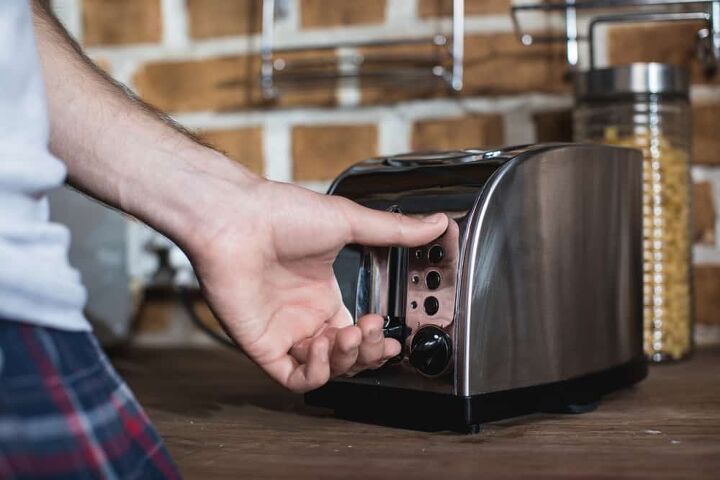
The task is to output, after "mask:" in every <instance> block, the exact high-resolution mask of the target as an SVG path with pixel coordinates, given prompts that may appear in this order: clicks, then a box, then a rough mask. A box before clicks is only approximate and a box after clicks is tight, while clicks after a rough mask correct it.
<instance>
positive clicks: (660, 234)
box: [604, 128, 692, 361]
mask: <svg viewBox="0 0 720 480" xmlns="http://www.w3.org/2000/svg"><path fill="white" fill-rule="evenodd" d="M604 142H605V143H608V144H611V145H619V146H625V147H631V148H637V149H640V150H642V152H643V322H644V345H645V352H646V354H647V355H648V356H649V357H650V358H651V359H652V360H655V361H661V360H666V359H673V360H677V359H680V358H682V357H683V356H685V355H686V354H687V353H689V351H690V349H691V346H692V345H691V339H692V312H691V300H692V299H691V288H690V278H691V271H690V268H691V267H690V265H691V258H690V248H691V243H690V228H689V225H690V192H689V177H688V175H689V171H688V155H687V153H686V152H685V151H684V150H683V149H680V148H677V147H674V146H673V145H671V143H670V142H669V141H668V140H667V139H666V138H665V137H663V136H662V135H661V134H657V133H654V132H651V131H650V129H649V128H648V129H639V130H636V133H635V134H634V135H630V136H620V135H618V130H617V129H616V128H607V129H606V130H605V139H604Z"/></svg>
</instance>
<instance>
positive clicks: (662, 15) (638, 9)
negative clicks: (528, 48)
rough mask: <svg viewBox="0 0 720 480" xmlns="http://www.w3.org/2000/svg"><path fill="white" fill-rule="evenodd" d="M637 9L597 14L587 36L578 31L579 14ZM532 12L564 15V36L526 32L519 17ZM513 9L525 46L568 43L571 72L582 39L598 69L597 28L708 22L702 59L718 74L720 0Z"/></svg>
mask: <svg viewBox="0 0 720 480" xmlns="http://www.w3.org/2000/svg"><path fill="white" fill-rule="evenodd" d="M633 8H634V9H635V10H634V11H625V12H622V13H611V14H602V15H596V16H595V17H592V19H591V20H590V23H589V27H588V34H587V35H586V36H583V35H580V34H579V33H578V22H577V17H578V14H579V13H588V14H590V13H592V11H593V10H595V11H597V10H603V11H606V10H609V9H625V10H627V9H633ZM649 8H652V10H649ZM532 11H535V12H537V11H540V12H549V13H562V14H564V16H565V33H564V35H533V34H530V33H529V32H527V31H525V30H524V29H523V27H522V25H521V22H520V18H519V17H520V15H521V14H522V13H526V12H532ZM511 12H512V22H513V27H514V29H515V33H516V35H517V36H518V39H519V40H520V41H521V42H522V43H523V44H524V45H533V44H537V43H554V42H563V43H565V44H566V59H567V63H568V65H569V67H570V69H571V71H572V70H576V69H577V67H578V62H579V42H580V41H587V42H589V47H590V68H595V66H596V65H595V60H596V58H595V32H596V28H597V26H598V25H600V24H607V23H634V22H676V21H688V20H700V21H704V22H705V24H706V27H705V28H701V29H700V30H699V31H698V33H697V38H696V42H697V54H698V58H699V59H700V61H701V62H702V65H703V67H704V69H705V71H706V72H708V73H714V72H715V71H716V69H717V66H718V64H720V0H567V1H561V2H542V3H527V4H522V5H515V6H513V7H512V9H511Z"/></svg>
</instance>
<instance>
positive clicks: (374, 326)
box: [358, 315, 385, 368]
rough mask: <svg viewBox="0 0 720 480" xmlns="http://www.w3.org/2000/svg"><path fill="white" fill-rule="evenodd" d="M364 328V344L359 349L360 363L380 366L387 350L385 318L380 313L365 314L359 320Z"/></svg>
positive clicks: (369, 366) (363, 365) (371, 366)
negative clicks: (383, 328)
mask: <svg viewBox="0 0 720 480" xmlns="http://www.w3.org/2000/svg"><path fill="white" fill-rule="evenodd" d="M358 327H360V330H362V344H361V345H360V349H359V351H358V364H359V366H362V367H365V368H376V367H379V366H380V363H379V362H381V361H382V359H383V353H384V352H385V342H384V340H385V337H384V336H383V331H382V327H383V319H382V317H380V316H379V315H365V316H364V317H362V318H361V319H360V321H358Z"/></svg>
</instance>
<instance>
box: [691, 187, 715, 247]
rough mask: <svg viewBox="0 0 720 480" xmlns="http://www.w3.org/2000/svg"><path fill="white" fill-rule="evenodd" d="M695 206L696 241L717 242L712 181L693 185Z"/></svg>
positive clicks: (712, 243)
mask: <svg viewBox="0 0 720 480" xmlns="http://www.w3.org/2000/svg"><path fill="white" fill-rule="evenodd" d="M693 207H694V208H695V219H694V228H695V235H694V236H695V242H697V243H705V244H709V245H714V244H715V219H716V217H715V202H714V201H713V187H712V184H711V183H710V182H699V183H696V184H694V185H693Z"/></svg>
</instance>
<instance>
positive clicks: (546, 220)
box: [306, 144, 647, 431]
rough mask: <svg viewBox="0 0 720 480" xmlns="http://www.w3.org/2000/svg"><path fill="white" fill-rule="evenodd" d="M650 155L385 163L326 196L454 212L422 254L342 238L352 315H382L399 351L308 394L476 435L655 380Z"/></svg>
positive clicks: (363, 415) (379, 415)
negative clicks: (649, 339)
mask: <svg viewBox="0 0 720 480" xmlns="http://www.w3.org/2000/svg"><path fill="white" fill-rule="evenodd" d="M641 174H642V157H641V154H640V153H639V152H638V151H635V150H630V149H624V148H617V147H609V146H600V145H579V144H544V145H527V146H520V147H510V148H505V149H500V150H462V151H449V152H431V153H417V154H406V155H397V156H392V157H381V158H374V159H370V160H366V161H364V162H361V163H358V164H356V165H354V166H353V167H351V168H350V169H348V170H347V171H345V172H344V173H342V174H341V175H340V176H339V177H338V178H337V179H336V180H335V182H334V183H333V185H332V186H331V188H330V191H329V193H330V194H332V195H341V196H344V197H347V198H350V199H352V200H354V201H357V202H359V203H361V204H363V205H365V206H368V207H370V208H375V209H380V210H391V211H397V212H403V213H405V214H409V215H426V214H430V213H435V212H445V213H446V214H447V215H448V217H449V218H450V219H451V221H450V224H449V227H448V229H447V231H446V232H445V233H444V234H443V235H442V236H441V237H440V238H438V239H436V240H435V241H433V242H431V243H429V244H427V245H423V246H420V247H417V248H409V249H408V248H397V247H393V248H365V247H360V246H348V247H347V248H345V249H344V250H343V251H342V252H341V253H340V255H339V256H338V259H337V261H336V262H335V266H334V268H335V273H336V276H337V278H338V282H339V284H340V289H341V291H342V295H343V301H344V303H345V305H346V306H347V308H348V309H349V310H350V312H351V313H353V314H354V317H355V318H356V319H358V318H360V316H362V315H363V314H366V313H378V314H380V315H382V316H383V317H384V318H385V328H384V331H385V335H386V336H390V337H394V338H396V339H397V340H398V341H399V342H400V343H401V345H402V346H403V351H402V353H401V354H400V355H399V356H398V357H397V358H395V359H393V360H392V361H391V362H389V363H388V364H386V365H384V366H383V367H381V368H379V369H377V370H373V371H368V372H364V373H362V374H360V375H357V376H355V377H353V378H339V379H336V380H333V381H331V382H330V383H328V384H327V385H325V386H324V387H322V388H320V389H318V390H315V391H313V392H310V393H308V394H307V395H306V401H307V402H308V403H310V404H312V405H317V406H325V407H331V408H333V409H335V411H336V413H337V414H339V415H342V416H345V417H349V418H356V419H361V420H367V421H372V422H379V423H389V424H395V425H401V426H407V427H411V428H420V429H452V430H458V431H477V430H478V429H479V425H480V424H482V423H484V422H487V421H491V420H495V419H500V418H505V417H509V416H515V415H519V414H525V413H530V412H535V411H547V410H550V411H566V412H579V411H584V410H586V409H588V408H591V407H592V406H593V405H594V404H595V403H596V402H597V400H598V399H599V398H600V396H601V395H603V394H605V393H607V392H609V391H612V390H615V389H618V388H621V387H625V386H629V385H631V384H633V383H635V382H637V381H639V380H641V379H642V378H644V377H645V375H646V372H647V370H646V368H647V367H646V363H645V359H644V355H643V350H642V300H643V292H642V274H643V272H642V231H641V222H642V219H641V208H642V198H641V197H642V186H641Z"/></svg>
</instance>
